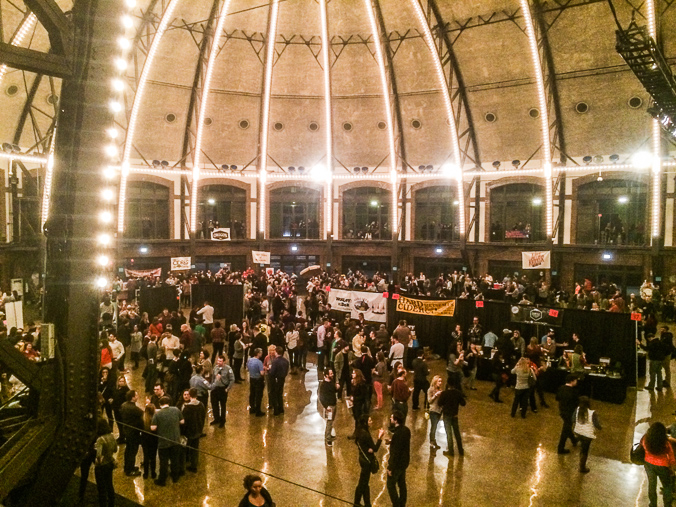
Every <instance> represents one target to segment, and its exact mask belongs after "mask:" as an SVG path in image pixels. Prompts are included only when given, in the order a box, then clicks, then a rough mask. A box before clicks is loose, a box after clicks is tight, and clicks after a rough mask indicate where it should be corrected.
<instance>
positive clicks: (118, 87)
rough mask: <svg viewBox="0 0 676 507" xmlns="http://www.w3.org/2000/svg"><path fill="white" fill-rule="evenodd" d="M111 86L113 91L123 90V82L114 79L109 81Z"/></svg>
mask: <svg viewBox="0 0 676 507" xmlns="http://www.w3.org/2000/svg"><path fill="white" fill-rule="evenodd" d="M111 86H112V87H113V90H114V91H116V92H121V91H122V90H124V81H122V80H121V79H118V78H115V79H113V80H112V81H111Z"/></svg>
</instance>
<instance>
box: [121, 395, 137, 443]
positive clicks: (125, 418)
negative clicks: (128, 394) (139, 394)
mask: <svg viewBox="0 0 676 507" xmlns="http://www.w3.org/2000/svg"><path fill="white" fill-rule="evenodd" d="M120 416H121V417H122V423H123V424H124V426H123V429H124V436H125V438H130V437H136V436H138V437H140V436H141V433H140V431H141V430H142V429H143V409H142V408H140V407H138V406H136V403H134V402H133V401H125V402H124V403H123V404H122V405H121V406H120Z"/></svg>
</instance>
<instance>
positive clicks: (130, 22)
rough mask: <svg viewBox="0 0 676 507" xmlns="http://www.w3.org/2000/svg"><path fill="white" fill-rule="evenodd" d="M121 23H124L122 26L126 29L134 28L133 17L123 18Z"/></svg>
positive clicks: (126, 16)
mask: <svg viewBox="0 0 676 507" xmlns="http://www.w3.org/2000/svg"><path fill="white" fill-rule="evenodd" d="M120 21H122V26H123V27H125V28H131V27H132V26H134V20H133V19H132V17H131V16H129V15H127V14H125V15H124V16H122V18H121V19H120Z"/></svg>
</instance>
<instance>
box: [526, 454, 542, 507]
mask: <svg viewBox="0 0 676 507" xmlns="http://www.w3.org/2000/svg"><path fill="white" fill-rule="evenodd" d="M544 459H545V450H544V449H543V448H542V443H540V444H538V450H537V455H536V456H535V475H534V476H533V485H532V486H531V487H530V490H531V495H530V504H529V507H533V500H535V498H536V497H537V496H538V486H539V485H540V480H541V479H542V461H543V460H544Z"/></svg>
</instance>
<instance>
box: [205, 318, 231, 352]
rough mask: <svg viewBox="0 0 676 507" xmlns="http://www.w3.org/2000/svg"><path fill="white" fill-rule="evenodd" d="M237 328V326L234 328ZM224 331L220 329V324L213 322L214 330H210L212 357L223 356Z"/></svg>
mask: <svg viewBox="0 0 676 507" xmlns="http://www.w3.org/2000/svg"><path fill="white" fill-rule="evenodd" d="M235 327H237V326H235ZM225 338H226V336H225V329H223V328H222V327H221V323H220V322H218V321H216V322H214V328H213V329H212V330H211V343H212V346H213V356H214V357H218V356H220V355H221V354H223V346H224V345H225Z"/></svg>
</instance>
